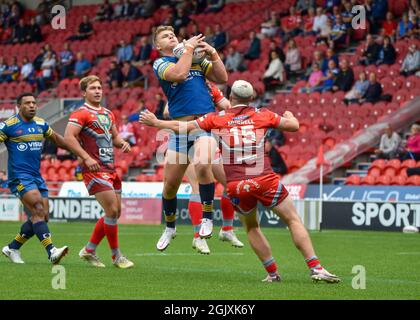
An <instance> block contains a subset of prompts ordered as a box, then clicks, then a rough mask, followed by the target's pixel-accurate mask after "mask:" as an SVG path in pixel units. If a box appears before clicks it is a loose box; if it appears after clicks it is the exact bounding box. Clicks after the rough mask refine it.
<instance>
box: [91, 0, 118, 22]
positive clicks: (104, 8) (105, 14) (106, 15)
mask: <svg viewBox="0 0 420 320" xmlns="http://www.w3.org/2000/svg"><path fill="white" fill-rule="evenodd" d="M113 15H114V8H113V7H112V5H111V4H110V3H109V0H104V3H103V4H102V5H101V6H100V7H99V9H98V11H96V16H95V20H97V21H104V20H108V21H111V20H112V16H113Z"/></svg>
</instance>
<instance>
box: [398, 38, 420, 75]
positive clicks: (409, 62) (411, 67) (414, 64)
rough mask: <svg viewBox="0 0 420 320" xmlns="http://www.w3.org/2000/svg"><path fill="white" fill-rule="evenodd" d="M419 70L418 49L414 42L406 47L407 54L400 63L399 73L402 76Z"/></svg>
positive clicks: (419, 55) (419, 53)
mask: <svg viewBox="0 0 420 320" xmlns="http://www.w3.org/2000/svg"><path fill="white" fill-rule="evenodd" d="M419 70H420V51H419V50H418V49H417V45H416V44H415V43H413V44H411V45H410V47H409V48H408V52H407V55H406V56H405V58H404V61H403V63H402V65H401V70H400V72H401V74H402V75H403V76H406V77H407V76H411V75H413V74H416V72H417V71H419Z"/></svg>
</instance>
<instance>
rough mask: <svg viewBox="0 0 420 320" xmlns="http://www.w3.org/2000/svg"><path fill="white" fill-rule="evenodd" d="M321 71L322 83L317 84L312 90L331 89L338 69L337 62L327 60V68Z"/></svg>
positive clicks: (323, 90) (324, 90) (322, 90)
mask: <svg viewBox="0 0 420 320" xmlns="http://www.w3.org/2000/svg"><path fill="white" fill-rule="evenodd" d="M321 71H322V70H321ZM323 73H324V77H323V78H322V84H321V85H319V86H318V88H314V91H318V92H326V91H330V90H332V88H333V85H334V83H335V80H336V79H337V76H338V73H339V69H338V68H337V64H336V63H335V61H334V60H332V59H331V60H330V61H328V70H326V71H324V72H323Z"/></svg>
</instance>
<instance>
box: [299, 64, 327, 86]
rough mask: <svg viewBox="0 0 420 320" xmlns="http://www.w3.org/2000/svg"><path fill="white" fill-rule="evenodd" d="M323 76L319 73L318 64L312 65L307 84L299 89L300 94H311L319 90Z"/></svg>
mask: <svg viewBox="0 0 420 320" xmlns="http://www.w3.org/2000/svg"><path fill="white" fill-rule="evenodd" d="M323 78H324V74H323V73H322V71H321V68H320V67H319V64H318V63H316V62H315V63H313V64H312V73H311V74H310V76H309V79H308V82H307V84H306V86H305V87H303V88H301V89H300V92H301V93H312V92H315V91H317V90H318V89H319V86H320V85H321V84H322V82H323Z"/></svg>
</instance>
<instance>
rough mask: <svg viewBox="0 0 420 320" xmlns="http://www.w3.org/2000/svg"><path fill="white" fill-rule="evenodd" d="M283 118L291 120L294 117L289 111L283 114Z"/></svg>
mask: <svg viewBox="0 0 420 320" xmlns="http://www.w3.org/2000/svg"><path fill="white" fill-rule="evenodd" d="M283 118H288V119H291V118H294V115H293V113H291V112H290V111H285V112H284V113H283Z"/></svg>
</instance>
